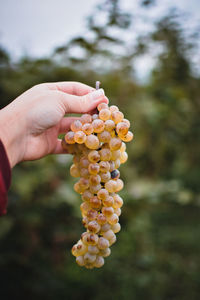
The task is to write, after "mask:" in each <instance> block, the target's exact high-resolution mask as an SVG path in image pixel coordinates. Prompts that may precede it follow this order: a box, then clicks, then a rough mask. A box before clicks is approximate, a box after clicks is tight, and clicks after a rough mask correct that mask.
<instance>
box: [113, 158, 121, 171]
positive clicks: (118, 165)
mask: <svg viewBox="0 0 200 300" xmlns="http://www.w3.org/2000/svg"><path fill="white" fill-rule="evenodd" d="M114 163H115V168H116V169H118V168H119V167H120V165H121V161H120V159H119V158H118V159H116V160H115V161H114Z"/></svg>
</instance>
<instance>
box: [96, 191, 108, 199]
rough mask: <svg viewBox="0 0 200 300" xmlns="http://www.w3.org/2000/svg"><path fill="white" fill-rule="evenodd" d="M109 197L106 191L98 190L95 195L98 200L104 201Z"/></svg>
mask: <svg viewBox="0 0 200 300" xmlns="http://www.w3.org/2000/svg"><path fill="white" fill-rule="evenodd" d="M108 196H109V193H108V191H107V190H106V189H100V190H99V191H98V193H97V197H98V198H99V199H100V200H105V199H106V198H107V197H108Z"/></svg>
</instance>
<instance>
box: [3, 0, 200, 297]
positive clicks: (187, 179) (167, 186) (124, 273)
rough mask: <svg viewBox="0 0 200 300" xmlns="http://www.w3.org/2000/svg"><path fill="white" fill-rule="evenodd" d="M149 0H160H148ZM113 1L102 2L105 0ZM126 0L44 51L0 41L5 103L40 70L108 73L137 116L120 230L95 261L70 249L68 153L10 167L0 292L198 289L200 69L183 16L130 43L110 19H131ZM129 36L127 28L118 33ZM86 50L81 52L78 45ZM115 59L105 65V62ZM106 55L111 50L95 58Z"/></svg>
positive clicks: (97, 76) (121, 22) (111, 91)
mask: <svg viewBox="0 0 200 300" xmlns="http://www.w3.org/2000/svg"><path fill="white" fill-rule="evenodd" d="M142 2H143V3H142V5H144V6H150V4H152V5H153V4H154V1H142ZM104 5H106V6H104ZM119 5H120V1H106V2H104V4H103V5H101V6H100V7H99V9H98V11H97V12H96V16H98V14H100V12H101V11H102V10H103V8H105V7H106V8H107V11H108V14H107V21H106V22H105V26H102V25H99V24H97V23H96V18H95V17H93V18H90V19H89V22H88V26H89V30H90V32H92V33H94V36H95V38H94V39H93V40H89V39H88V37H85V36H83V37H76V38H74V39H73V40H72V41H70V42H69V43H68V44H67V45H64V46H63V47H59V48H57V49H56V50H55V52H54V55H53V56H52V57H49V58H44V59H37V60H35V59H31V58H29V57H26V58H23V59H21V60H20V61H19V62H18V63H15V64H14V63H12V61H11V60H10V58H9V56H8V55H7V53H6V52H5V51H4V50H3V49H2V48H1V49H0V97H1V108H2V107H4V106H5V105H7V104H8V103H9V102H10V101H12V100H13V99H14V98H15V97H17V96H18V95H19V94H20V93H22V92H23V91H24V90H25V89H27V88H29V87H31V86H32V85H34V84H37V83H40V82H45V81H59V80H74V81H81V82H85V83H87V84H89V85H92V86H94V83H95V80H100V81H101V82H102V87H103V88H104V89H105V91H106V94H107V96H108V97H109V98H110V102H111V103H112V104H116V105H118V106H119V107H120V110H122V111H123V112H124V113H125V115H126V117H127V118H128V119H129V120H130V121H131V123H132V124H133V125H132V129H133V131H134V132H135V141H133V142H132V143H130V145H128V146H127V151H128V154H129V161H128V162H127V164H126V165H125V166H122V167H121V175H122V178H123V180H124V181H125V188H124V190H123V191H122V193H121V195H122V197H123V198H124V202H125V204H124V207H123V212H122V216H121V217H120V220H121V221H120V222H121V225H122V231H121V232H120V233H119V234H118V240H117V243H116V244H115V245H114V246H113V247H112V255H111V256H110V257H109V258H107V259H106V264H105V266H104V267H103V268H102V269H100V270H83V269H81V268H80V267H78V266H77V265H76V264H75V261H74V258H73V257H72V255H71V253H70V249H71V247H72V245H73V243H74V241H76V240H77V239H78V238H79V236H80V234H81V232H82V231H83V228H82V226H81V222H80V213H79V205H80V201H81V200H80V199H79V196H78V195H77V194H76V193H75V192H74V191H73V183H74V182H75V181H74V180H73V179H72V178H70V176H69V166H70V163H71V157H68V156H65V155H64V156H57V157H53V156H49V157H46V158H44V159H42V160H39V161H35V162H24V163H21V164H20V165H18V166H16V167H15V168H14V170H13V177H12V187H11V189H10V191H9V206H8V214H7V216H5V217H3V218H1V219H0V270H1V272H0V282H1V297H2V299H6V300H9V299H18V298H20V299H23V298H24V299H25V298H28V299H30V300H31V299H38V300H40V299H47V300H51V299H52V300H53V299H95V300H99V299H102V298H103V299H105V300H107V299H152V300H155V299H162V300H165V299H166V300H168V299H170V300H172V299H174V300H175V299H176V300H179V299H181V300H196V299H199V294H200V258H199V252H200V242H199V234H200V222H199V213H200V208H199V206H200V185H199V178H200V157H199V153H200V147H199V146H200V121H199V115H200V106H199V95H200V78H199V77H197V76H196V77H195V76H194V74H193V71H192V63H191V56H192V53H194V51H196V48H195V44H194V43H193V41H191V40H189V39H188V38H186V34H185V32H184V30H183V29H182V27H181V23H180V22H179V18H177V17H176V16H175V15H167V16H164V17H163V18H161V19H160V20H159V21H158V22H157V24H156V26H155V29H154V32H151V33H150V34H149V35H148V37H146V39H143V38H142V37H139V38H138V40H137V43H136V45H135V46H134V47H133V48H132V49H131V50H130V51H129V52H126V51H124V53H125V54H121V55H118V54H116V52H115V47H116V46H117V45H119V44H120V45H121V46H122V47H123V49H124V50H126V49H127V48H126V43H125V42H124V41H123V40H121V36H119V38H117V39H115V38H114V37H113V36H112V35H111V34H110V31H109V29H110V28H111V27H113V26H115V27H116V28H118V30H119V31H120V32H126V31H128V30H129V27H130V25H131V24H130V14H129V13H127V12H124V11H122V10H121V9H120V8H119V7H120V6H119ZM122 36H123V34H122ZM149 43H151V45H153V47H155V48H156V47H157V45H162V47H163V48H162V51H161V53H160V54H159V55H158V57H157V64H156V66H155V68H154V70H153V72H152V74H151V77H150V78H149V82H148V83H147V84H143V85H142V84H138V83H137V82H136V80H134V76H133V74H134V69H133V64H132V62H133V59H135V58H136V57H137V56H138V55H142V54H143V53H146V51H149V50H148V49H149ZM74 46H78V47H79V48H80V49H81V50H82V51H83V53H84V55H83V57H82V58H79V57H75V56H74V54H73V51H72V50H73V49H74V48H73V47H74ZM107 61H109V64H108V65H106V62H107ZM101 62H104V63H103V64H102V65H101V66H100V67H97V66H98V65H100V63H101Z"/></svg>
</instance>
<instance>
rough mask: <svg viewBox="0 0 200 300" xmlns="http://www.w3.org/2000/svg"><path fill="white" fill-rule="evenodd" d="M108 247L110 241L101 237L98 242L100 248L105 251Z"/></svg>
mask: <svg viewBox="0 0 200 300" xmlns="http://www.w3.org/2000/svg"><path fill="white" fill-rule="evenodd" d="M108 247H109V241H108V240H107V239H106V238H104V237H100V238H99V240H98V248H99V249H102V250H103V249H106V248H108Z"/></svg>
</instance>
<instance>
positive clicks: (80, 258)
mask: <svg viewBox="0 0 200 300" xmlns="http://www.w3.org/2000/svg"><path fill="white" fill-rule="evenodd" d="M76 263H77V265H79V266H80V267H83V266H84V265H85V261H84V258H83V256H82V255H81V256H77V257H76Z"/></svg>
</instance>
